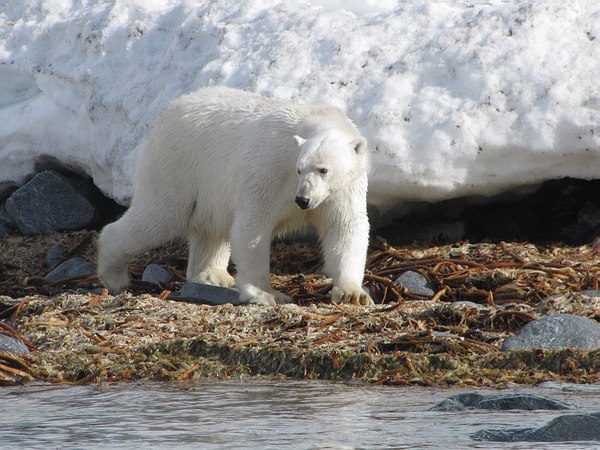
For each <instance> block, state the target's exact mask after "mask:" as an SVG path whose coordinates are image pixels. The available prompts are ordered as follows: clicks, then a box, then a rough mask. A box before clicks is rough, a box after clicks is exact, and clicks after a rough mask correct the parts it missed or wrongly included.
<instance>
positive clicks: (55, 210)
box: [6, 170, 97, 234]
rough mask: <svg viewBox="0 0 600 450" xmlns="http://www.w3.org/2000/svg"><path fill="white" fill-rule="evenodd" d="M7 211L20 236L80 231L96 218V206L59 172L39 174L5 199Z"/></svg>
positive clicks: (49, 171)
mask: <svg viewBox="0 0 600 450" xmlns="http://www.w3.org/2000/svg"><path fill="white" fill-rule="evenodd" d="M6 212H7V213H8V214H9V215H10V217H12V219H13V220H14V222H15V223H16V225H17V226H18V227H19V230H20V231H21V233H23V234H47V233H53V232H55V231H61V230H79V229H81V228H84V227H86V226H88V225H90V224H91V223H92V222H93V220H94V218H95V217H96V212H97V211H96V207H95V206H94V205H93V204H92V203H91V202H90V201H89V200H88V198H87V197H86V196H85V195H82V194H81V193H80V192H78V191H77V189H76V188H75V187H73V185H72V184H71V183H69V181H68V179H67V178H66V177H64V176H63V175H61V174H59V173H58V172H55V171H52V170H46V171H44V172H40V173H38V174H37V175H36V176H35V177H33V178H32V179H31V181H29V182H28V183H27V184H25V185H24V186H22V187H20V188H19V189H17V190H16V191H15V192H13V193H12V195H11V196H10V197H9V198H8V199H7V200H6Z"/></svg>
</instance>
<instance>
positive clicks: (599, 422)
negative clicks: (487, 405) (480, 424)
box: [471, 412, 600, 442]
mask: <svg viewBox="0 0 600 450" xmlns="http://www.w3.org/2000/svg"><path fill="white" fill-rule="evenodd" d="M471 437H472V438H473V439H475V440H478V441H495V442H518V441H526V442H536V441H537V442H574V441H600V412H596V413H591V414H569V415H564V416H559V417H556V418H555V419H552V420H551V421H550V422H548V423H547V424H546V425H544V426H543V427H540V428H509V429H504V430H480V431H478V432H477V433H475V434H473V435H471Z"/></svg>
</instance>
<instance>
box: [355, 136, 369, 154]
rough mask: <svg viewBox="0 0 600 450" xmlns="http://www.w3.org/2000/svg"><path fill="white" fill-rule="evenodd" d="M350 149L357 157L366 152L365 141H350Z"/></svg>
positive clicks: (361, 139) (360, 139) (357, 139)
mask: <svg viewBox="0 0 600 450" xmlns="http://www.w3.org/2000/svg"><path fill="white" fill-rule="evenodd" d="M352 147H353V148H354V151H355V152H356V154H357V155H360V154H361V153H364V152H365V151H366V150H367V140H366V139H365V138H364V137H362V136H361V137H359V138H356V139H354V140H353V141H352Z"/></svg>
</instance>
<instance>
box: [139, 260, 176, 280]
mask: <svg viewBox="0 0 600 450" xmlns="http://www.w3.org/2000/svg"><path fill="white" fill-rule="evenodd" d="M170 279H171V275H170V274H169V272H168V271H167V270H166V269H165V268H164V267H163V266H160V265H158V264H148V265H147V266H146V268H145V269H144V273H142V281H145V282H147V283H155V284H167V283H168V282H169V280H170Z"/></svg>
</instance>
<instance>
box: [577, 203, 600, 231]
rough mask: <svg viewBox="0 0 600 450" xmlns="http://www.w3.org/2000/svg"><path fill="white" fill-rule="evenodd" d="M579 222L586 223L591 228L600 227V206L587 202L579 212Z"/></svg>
mask: <svg viewBox="0 0 600 450" xmlns="http://www.w3.org/2000/svg"><path fill="white" fill-rule="evenodd" d="M577 222H578V223H580V224H583V225H585V226H586V227H588V228H589V229H590V230H595V229H596V228H598V227H600V208H598V206H596V205H595V204H594V203H592V202H587V203H586V204H585V205H584V206H583V208H581V209H580V210H579V211H578V212H577Z"/></svg>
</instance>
